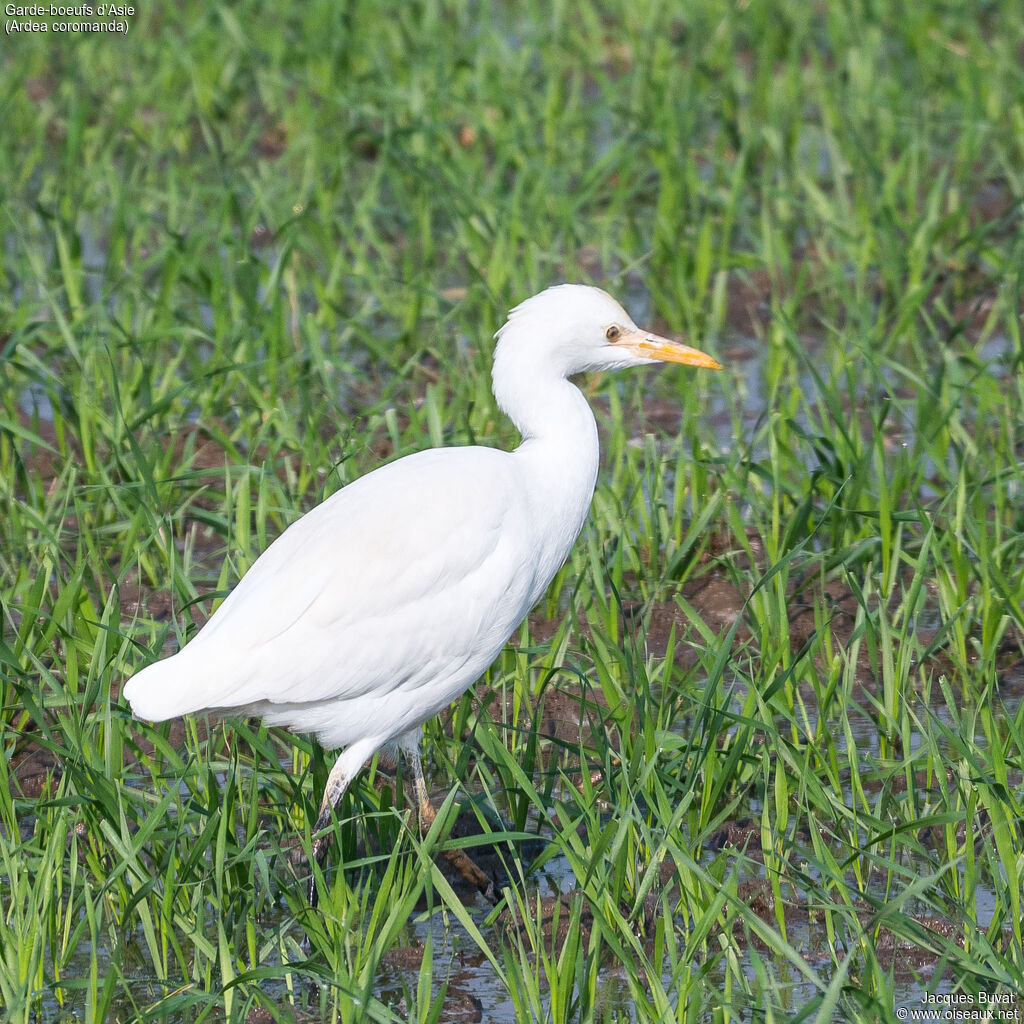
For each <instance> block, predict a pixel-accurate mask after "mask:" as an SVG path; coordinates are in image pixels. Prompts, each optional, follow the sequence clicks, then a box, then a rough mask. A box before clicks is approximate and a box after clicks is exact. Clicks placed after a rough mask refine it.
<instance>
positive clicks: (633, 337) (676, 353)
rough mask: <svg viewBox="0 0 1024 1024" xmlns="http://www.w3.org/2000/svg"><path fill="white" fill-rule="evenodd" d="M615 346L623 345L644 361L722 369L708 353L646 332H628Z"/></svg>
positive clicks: (617, 340)
mask: <svg viewBox="0 0 1024 1024" xmlns="http://www.w3.org/2000/svg"><path fill="white" fill-rule="evenodd" d="M615 344H616V345H621V346H622V347H623V348H626V349H628V350H629V351H630V352H633V353H634V354H636V355H638V356H641V357H642V358H644V359H658V360H660V361H661V362H663V363H684V364H685V365H687V366H702V367H704V368H705V369H706V370H720V369H721V368H722V364H721V363H719V362H718V361H717V360H716V359H712V358H711V356H709V355H708V354H707V353H705V352H701V351H700V349H696V348H690V346H689V345H680V344H679V342H678V341H669V339H668V338H659V337H658V335H657V334H648V333H647V332H646V331H628V332H626V333H624V334H623V335H622V336H621V337H620V338H618V339H616V342H615Z"/></svg>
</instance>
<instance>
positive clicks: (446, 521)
mask: <svg viewBox="0 0 1024 1024" xmlns="http://www.w3.org/2000/svg"><path fill="white" fill-rule="evenodd" d="M496 337H497V346H496V349H495V354H494V369H493V377H492V381H493V388H494V395H495V398H496V399H497V401H498V405H499V406H500V407H501V409H502V410H503V411H504V412H505V413H507V414H508V416H509V417H510V418H511V419H512V421H513V423H514V424H515V425H516V427H517V428H518V430H519V433H520V434H521V435H522V443H521V444H520V445H519V447H518V448H516V449H515V451H513V452H505V451H501V450H498V449H494V448H483V447H477V446H472V447H470V446H467V447H461V448H434V449H430V450H428V451H423V452H419V453H417V454H414V455H408V456H406V457H405V458H402V459H398V460H397V461H395V462H392V463H390V464H389V465H386V466H382V467H381V468H379V469H376V470H374V471H373V472H372V473H369V474H367V475H366V476H364V477H361V478H360V479H358V480H356V481H355V482H353V483H351V484H349V485H348V486H347V487H345V488H343V489H342V490H340V491H338V492H337V493H336V494H333V495H332V496H331V497H330V498H328V499H327V500H326V501H325V502H323V504H321V505H319V506H318V507H316V508H314V509H313V510H312V511H311V512H309V513H307V514H306V515H305V516H303V517H302V518H301V519H299V520H298V521H297V522H295V523H293V524H292V525H291V526H290V527H289V528H288V529H287V530H285V531H284V533H282V534H281V536H280V537H279V538H278V539H277V540H275V541H274V543H273V544H271V545H270V547H268V548H267V550H266V551H265V552H264V553H263V554H262V555H261V556H260V557H259V558H258V559H257V560H256V562H255V564H254V565H253V566H252V568H251V569H250V570H249V572H248V573H246V575H245V576H244V577H243V579H242V580H241V582H240V583H239V584H238V586H237V587H235V589H234V590H233V591H232V593H231V594H230V595H229V596H228V597H227V599H226V600H225V601H224V603H223V604H222V605H221V606H220V607H219V608H218V609H217V611H216V613H215V614H214V615H213V616H212V618H211V619H210V620H209V622H207V624H206V625H205V626H204V627H203V629H202V630H200V632H199V633H198V635H197V636H196V637H195V638H194V639H193V640H191V641H190V642H189V643H188V644H187V645H186V646H185V647H184V648H183V649H182V650H180V651H179V652H178V653H177V654H175V655H173V656H172V657H169V658H166V659H165V660H163V661H159V662H156V663H155V664H153V665H150V666H149V667H148V668H145V669H143V670H142V671H141V672H139V673H137V674H136V675H134V676H133V677H132V678H131V679H130V680H129V681H128V683H127V684H126V686H125V688H124V695H125V697H126V698H127V699H128V701H129V702H130V703H131V706H132V711H133V712H134V714H135V715H137V716H138V717H140V718H144V719H149V720H150V721H163V720H165V719H168V718H174V717H176V716H178V715H184V714H190V713H193V712H199V711H217V712H221V713H232V714H238V715H252V716H262V718H263V720H264V721H265V722H266V723H267V724H268V725H283V726H287V727H288V728H289V729H292V730H293V731H295V732H305V733H312V734H314V735H315V736H316V737H317V739H318V740H319V741H320V743H321V744H322V745H323V746H324V747H325V748H326V749H328V750H331V749H335V748H338V747H344V748H345V751H344V753H342V754H341V756H340V757H339V758H338V760H337V762H336V763H335V765H334V767H333V769H332V771H331V773H330V776H329V778H328V781H327V787H326V790H325V792H324V796H323V801H322V803H321V805H320V816H319V818H318V819H317V822H316V826H315V834H316V838H315V840H314V843H313V853H314V856H315V858H316V860H317V862H318V863H323V860H324V857H325V856H326V852H327V844H328V841H329V837H328V834H327V827H328V826H329V824H330V821H331V814H332V811H333V809H334V808H335V807H336V806H337V804H338V801H339V800H340V799H341V797H342V795H343V794H344V792H345V790H346V788H347V787H348V785H349V783H350V782H351V781H352V778H353V777H354V776H355V774H356V773H357V772H358V771H359V770H360V768H361V767H362V765H363V764H364V763H365V762H366V761H368V760H369V759H370V758H371V757H372V756H373V754H374V753H375V752H377V751H378V750H381V749H382V748H389V750H390V751H394V749H395V748H396V747H397V748H399V749H401V751H402V752H403V754H404V755H405V757H406V759H407V760H408V762H409V763H410V766H411V768H412V772H413V778H414V783H415V787H416V796H417V799H418V801H419V803H420V809H421V813H427V812H428V810H429V808H430V804H429V800H428V798H427V793H426V787H425V785H424V781H423V770H422V766H421V764H420V757H419V738H420V732H421V726H422V724H423V723H424V722H425V721H426V720H427V719H428V718H431V717H432V716H433V715H436V714H437V713H438V712H439V711H441V709H442V708H445V707H447V706H448V705H449V704H451V703H452V701H454V700H455V699H456V698H457V697H459V696H460V695H461V694H462V693H463V691H465V690H466V689H467V688H468V687H469V686H471V685H472V684H473V682H474V681H475V680H476V679H477V678H478V677H479V676H480V675H481V674H482V673H483V672H484V670H485V669H486V668H487V667H488V665H490V664H491V662H492V661H493V660H494V658H495V657H496V656H497V654H498V652H499V651H500V650H501V649H502V647H503V646H504V645H505V643H506V641H507V640H508V639H509V637H510V636H511V635H512V633H513V632H514V631H515V629H516V628H517V627H518V626H519V624H520V623H521V622H522V621H523V619H524V618H525V617H526V614H527V613H528V612H529V611H530V609H531V608H532V607H533V606H534V605H535V604H536V603H537V601H538V600H539V599H540V598H541V596H542V595H543V594H544V591H545V590H546V589H547V586H548V584H549V583H550V582H551V580H552V578H553V577H554V575H555V573H556V572H557V571H558V569H559V568H560V567H561V565H562V563H563V562H564V561H565V559H566V558H567V557H568V555H569V550H570V549H571V547H572V545H573V542H574V541H575V540H576V537H577V535H578V534H579V532H580V529H581V528H582V526H583V522H584V519H585V518H586V515H587V510H588V509H589V507H590V500H591V497H592V495H593V492H594V483H595V480H596V477H597V466H598V439H597V426H596V424H595V422H594V416H593V413H592V412H591V410H590V406H589V405H588V404H587V401H586V399H585V398H584V397H583V395H582V394H581V392H580V391H579V389H578V388H577V387H576V386H575V385H574V384H572V383H571V382H570V381H569V380H568V378H569V377H570V376H571V375H572V374H575V373H580V372H583V371H587V370H618V369H622V368H624V367H628V366H644V365H646V364H649V363H655V362H658V361H666V362H673V363H687V364H690V365H692V366H702V367H707V368H710V369H720V367H719V364H718V363H717V362H715V360H714V359H712V358H711V357H710V356H707V355H705V354H704V353H702V352H699V351H697V350H696V349H693V348H689V347H687V346H685V345H681V344H679V343H677V342H674V341H669V340H668V339H666V338H660V337H657V336H656V335H653V334H649V333H648V332H646V331H643V330H641V329H640V328H638V327H637V326H636V324H635V323H633V321H632V320H631V319H630V317H629V315H628V314H627V313H626V312H625V310H624V309H623V308H622V307H621V306H620V305H619V304H618V303H617V302H616V301H615V300H614V299H613V298H612V297H611V296H610V295H608V294H607V293H606V292H603V291H601V290H600V289H599V288H592V287H588V286H584V285H571V284H565V285H558V286H556V287H553V288H549V289H548V290H547V291H544V292H541V293H540V294H538V295H535V296H533V297H532V298H530V299H527V300H526V301H525V302H523V303H522V304H521V305H519V306H516V308H515V309H513V310H512V312H511V313H510V314H509V317H508V320H507V322H506V323H505V325H504V326H503V327H502V328H501V330H499V331H498V333H497V336H496ZM313 877H314V878H315V873H314V875H313ZM309 897H310V902H311V903H312V904H314V905H315V903H316V888H315V883H314V882H313V881H311V882H310V890H309Z"/></svg>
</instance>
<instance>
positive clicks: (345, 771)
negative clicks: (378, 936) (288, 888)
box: [306, 740, 379, 909]
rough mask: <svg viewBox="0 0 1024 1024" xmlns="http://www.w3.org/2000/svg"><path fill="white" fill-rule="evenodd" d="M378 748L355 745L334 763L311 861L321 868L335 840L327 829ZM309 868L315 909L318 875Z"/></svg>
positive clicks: (315, 830)
mask: <svg viewBox="0 0 1024 1024" xmlns="http://www.w3.org/2000/svg"><path fill="white" fill-rule="evenodd" d="M378 746H379V742H378V741H376V740H371V741H363V742H361V743H353V744H352V746H350V747H349V748H348V749H347V750H346V751H345V753H344V754H342V755H341V757H339V758H338V760H337V761H335V762H334V767H333V768H332V769H331V774H330V775H328V776H327V785H326V786H325V787H324V796H323V799H322V800H321V801H320V813H319V814H318V815H317V819H316V824H315V825H314V826H313V835H314V839H313V847H312V851H311V852H312V860H313V861H314V862H315V863H316V864H317V865H319V866H320V867H321V868H322V867H323V866H324V862H325V861H326V860H327V851H328V850H329V849H330V845H331V840H332V838H333V835H332V833H331V832H329V831H328V827H329V826H330V824H331V818H332V817H333V816H334V812H335V809H336V808H337V806H338V804H340V803H341V798H342V797H343V796H344V795H345V790H347V789H348V787H349V784H350V783H351V782H352V779H353V778H354V777H355V774H356V772H358V771H359V769H360V768H362V766H363V764H364V763H365V762H366V761H367V760H368V759H369V758H371V757H373V753H374V751H375V750H376V749H377V747H378ZM309 867H310V872H309V888H308V889H307V891H306V895H307V898H308V900H309V905H310V907H312V908H313V909H315V908H316V906H317V904H318V903H319V902H320V894H319V892H318V891H317V887H316V871H315V870H314V869H313V864H310V865H309Z"/></svg>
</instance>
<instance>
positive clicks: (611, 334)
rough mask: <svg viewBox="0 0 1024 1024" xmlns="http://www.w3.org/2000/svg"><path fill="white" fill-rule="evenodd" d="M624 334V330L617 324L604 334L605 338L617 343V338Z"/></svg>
mask: <svg viewBox="0 0 1024 1024" xmlns="http://www.w3.org/2000/svg"><path fill="white" fill-rule="evenodd" d="M621 333H622V329H621V328H620V327H619V326H618V325H617V324H612V325H611V327H609V328H608V330H607V331H605V332H604V336H605V337H606V338H607V339H608V340H609V341H615V339H616V338H618V336H619V335H620V334H621Z"/></svg>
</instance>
